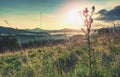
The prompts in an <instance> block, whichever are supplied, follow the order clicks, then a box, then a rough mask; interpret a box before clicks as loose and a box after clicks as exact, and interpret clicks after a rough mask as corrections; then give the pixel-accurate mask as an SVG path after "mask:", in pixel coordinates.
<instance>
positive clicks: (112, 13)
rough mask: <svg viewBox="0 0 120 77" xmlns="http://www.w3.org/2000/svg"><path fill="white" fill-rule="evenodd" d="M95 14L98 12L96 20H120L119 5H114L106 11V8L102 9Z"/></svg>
mask: <svg viewBox="0 0 120 77" xmlns="http://www.w3.org/2000/svg"><path fill="white" fill-rule="evenodd" d="M97 14H99V16H98V17H97V18H96V20H103V21H116V20H120V5H119V6H116V7H114V8H113V9H111V10H109V11H107V10H106V9H102V10H100V11H99V12H98V13H97Z"/></svg>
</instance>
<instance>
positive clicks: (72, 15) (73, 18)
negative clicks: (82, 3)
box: [66, 8, 84, 28]
mask: <svg viewBox="0 0 120 77" xmlns="http://www.w3.org/2000/svg"><path fill="white" fill-rule="evenodd" d="M79 11H80V9H76V8H75V9H72V10H70V11H69V12H68V14H67V19H66V20H67V23H69V24H73V25H74V27H75V26H76V27H79V28H80V27H82V25H83V24H84V22H83V19H82V18H81V16H80V13H79Z"/></svg>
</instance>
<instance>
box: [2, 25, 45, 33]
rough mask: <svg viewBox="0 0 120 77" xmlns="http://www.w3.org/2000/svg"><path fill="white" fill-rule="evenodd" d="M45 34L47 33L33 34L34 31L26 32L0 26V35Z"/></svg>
mask: <svg viewBox="0 0 120 77" xmlns="http://www.w3.org/2000/svg"><path fill="white" fill-rule="evenodd" d="M40 33H41V34H42V33H44V34H47V32H35V31H28V30H24V29H14V28H10V27H3V26H0V34H40Z"/></svg>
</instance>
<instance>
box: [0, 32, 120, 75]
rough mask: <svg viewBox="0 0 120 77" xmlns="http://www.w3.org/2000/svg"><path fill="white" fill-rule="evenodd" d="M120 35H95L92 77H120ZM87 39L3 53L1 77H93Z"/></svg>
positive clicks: (0, 57)
mask: <svg viewBox="0 0 120 77" xmlns="http://www.w3.org/2000/svg"><path fill="white" fill-rule="evenodd" d="M119 35H120V33H119V32H115V33H102V34H96V35H92V36H91V37H90V41H91V42H90V43H91V68H92V77H120V36H119ZM88 50H89V49H88V44H87V39H86V38H84V37H79V36H78V37H76V38H73V39H69V40H67V41H66V42H65V43H63V44H61V43H60V44H56V45H51V44H49V45H47V46H43V47H36V48H35V47H33V48H28V49H24V50H18V51H16V52H11V51H6V52H5V53H0V77H90V73H91V71H90V67H89V55H88Z"/></svg>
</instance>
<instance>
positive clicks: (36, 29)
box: [25, 28, 46, 32]
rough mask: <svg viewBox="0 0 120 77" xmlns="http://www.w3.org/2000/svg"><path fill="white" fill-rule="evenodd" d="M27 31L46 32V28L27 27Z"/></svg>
mask: <svg viewBox="0 0 120 77" xmlns="http://www.w3.org/2000/svg"><path fill="white" fill-rule="evenodd" d="M25 30H26V31H30V32H46V30H43V29H40V28H34V29H25Z"/></svg>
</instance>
